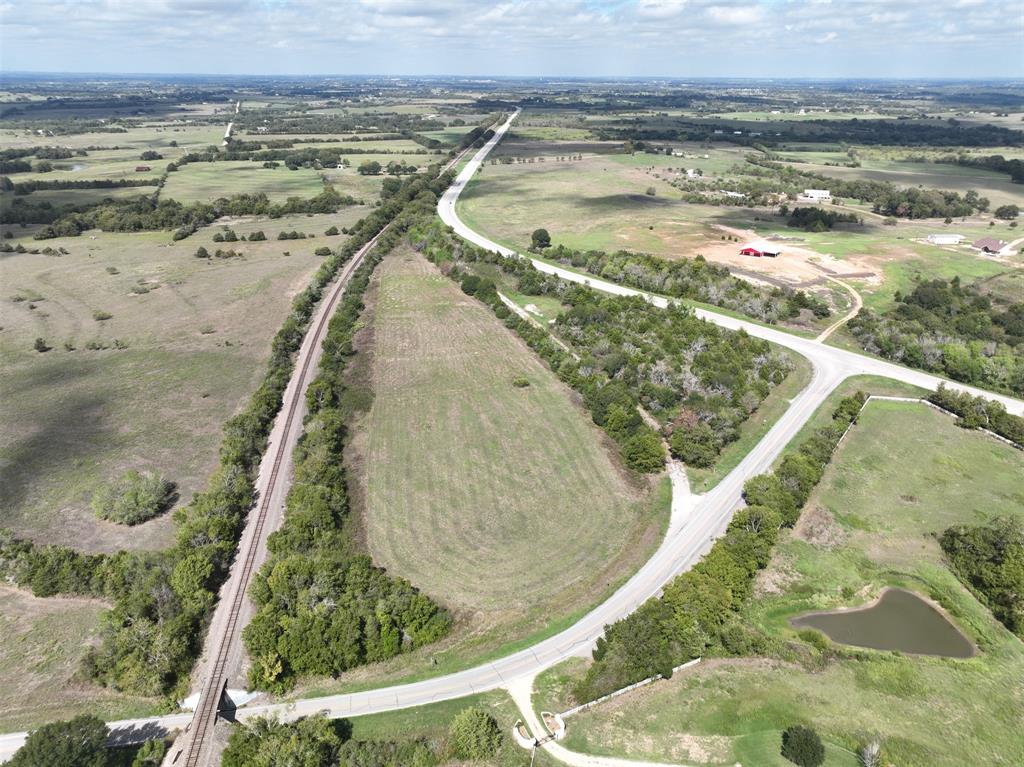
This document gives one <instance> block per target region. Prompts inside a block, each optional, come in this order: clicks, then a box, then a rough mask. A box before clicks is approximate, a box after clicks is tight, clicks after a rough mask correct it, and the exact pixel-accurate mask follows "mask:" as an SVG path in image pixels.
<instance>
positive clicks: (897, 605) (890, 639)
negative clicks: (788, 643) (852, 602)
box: [790, 589, 975, 658]
mask: <svg viewBox="0 0 1024 767" xmlns="http://www.w3.org/2000/svg"><path fill="white" fill-rule="evenodd" d="M790 623H791V624H792V625H794V626H796V627H798V628H814V629H818V631H821V632H822V633H824V634H826V635H827V636H828V637H829V639H831V640H832V641H833V642H839V643H840V644H848V645H855V646H857V647H871V648H873V649H876V650H896V651H899V652H905V653H913V654H915V655H942V656H945V657H949V658H970V657H971V656H972V655H974V652H975V650H974V645H973V644H971V642H970V640H968V639H967V637H965V636H964V635H963V634H961V633H960V630H959V629H958V628H957V627H956V626H954V625H953V624H952V623H950V622H949V620H947V619H946V617H945V616H944V615H943V614H942V613H940V612H939V611H938V610H936V609H935V608H934V607H932V606H931V605H930V604H928V603H927V602H926V601H924V600H923V599H921V597H919V596H918V595H917V594H914V593H913V592H911V591H905V590H903V589H886V590H885V592H884V593H883V594H882V597H881V599H879V600H878V601H877V602H875V604H873V605H871V606H870V607H864V608H861V609H859V610H840V611H838V612H830V613H808V614H806V615H801V616H799V617H797V618H793V619H792V620H791V621H790Z"/></svg>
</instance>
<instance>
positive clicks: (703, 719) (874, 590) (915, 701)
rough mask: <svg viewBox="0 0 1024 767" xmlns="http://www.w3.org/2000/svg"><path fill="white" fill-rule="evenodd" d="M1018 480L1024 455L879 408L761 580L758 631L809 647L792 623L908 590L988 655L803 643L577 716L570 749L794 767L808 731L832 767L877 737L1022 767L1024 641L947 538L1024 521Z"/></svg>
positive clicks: (928, 413) (936, 421) (682, 677)
mask: <svg viewBox="0 0 1024 767" xmlns="http://www.w3.org/2000/svg"><path fill="white" fill-rule="evenodd" d="M833 406H834V401H833V402H829V403H826V405H825V406H824V407H823V408H822V411H826V410H827V409H828V408H831V407H833ZM1021 476H1024V455H1022V454H1021V453H1020V452H1019V451H1016V450H1014V449H1013V448H1011V447H1009V446H1007V445H1005V444H1003V443H1001V442H998V441H996V440H994V439H992V438H991V437H988V436H986V435H984V434H981V433H978V432H968V431H964V430H962V429H959V428H957V427H956V425H955V424H954V421H953V419H952V418H950V417H948V416H946V415H944V414H941V413H938V412H937V411H935V410H932V409H931V408H928V407H927V406H925V405H919V404H909V403H894V402H879V401H873V402H871V403H869V404H868V405H867V407H866V408H865V410H864V411H863V413H862V415H861V419H860V422H859V423H858V425H857V426H856V427H854V429H853V431H851V432H850V434H849V436H848V437H847V439H846V440H845V441H844V442H843V444H842V445H841V446H840V448H839V449H838V451H837V452H836V455H835V457H834V458H833V460H832V462H831V464H830V465H829V467H828V469H827V471H826V473H825V476H824V478H823V479H822V481H821V483H820V484H819V486H818V488H817V489H816V490H815V492H814V493H813V495H812V496H811V499H810V500H809V501H808V504H807V505H806V506H805V508H804V511H803V515H802V518H801V521H800V523H799V524H798V525H797V527H796V528H795V529H794V530H793V531H791V532H786V533H785V535H784V536H783V538H782V540H781V541H780V543H779V544H778V546H777V547H776V550H775V554H774V557H773V559H772V562H771V564H770V565H769V568H768V569H767V570H765V571H764V572H763V573H762V574H761V575H760V576H759V578H758V582H757V586H756V588H755V597H754V598H753V599H752V600H751V601H750V603H749V608H748V615H747V622H748V623H750V624H752V625H755V626H760V627H761V628H762V629H764V630H766V631H768V632H769V633H770V634H772V635H774V636H776V637H777V638H779V639H780V640H785V641H788V642H799V640H798V639H797V637H796V635H795V632H794V631H793V630H792V629H791V628H790V627H789V623H788V621H789V619H790V618H791V617H793V616H794V615H797V614H800V613H803V612H806V611H809V610H821V609H832V608H835V607H846V606H853V605H858V604H863V603H865V602H867V601H869V600H871V599H872V598H874V597H875V596H877V595H878V594H879V593H880V591H881V590H882V589H883V588H884V587H886V586H891V585H895V586H903V587H906V588H910V589H912V590H915V591H917V592H919V593H922V594H924V595H925V596H927V597H929V598H931V599H933V600H935V601H937V602H938V603H939V604H941V606H942V607H943V608H945V610H946V611H947V612H948V613H949V614H950V615H951V616H952V618H953V620H954V621H955V622H956V623H957V625H958V626H959V627H960V628H961V629H962V630H963V631H964V632H965V633H966V634H967V635H968V636H969V637H970V638H971V639H972V640H973V641H974V642H975V643H976V644H977V645H978V647H979V649H980V651H981V652H980V654H979V655H977V656H976V657H974V658H971V659H968V660H950V659H943V658H936V657H923V656H906V655H901V654H899V653H887V652H878V651H871V650H863V651H862V650H855V649H850V650H846V649H843V648H841V647H839V646H836V645H833V647H834V648H835V649H836V650H837V651H838V656H837V657H835V658H833V659H831V660H829V659H827V658H824V657H822V656H820V655H818V654H817V653H816V651H812V650H810V646H809V645H803V644H802V643H801V644H799V645H797V646H802V647H803V650H802V651H801V652H799V653H795V654H793V653H790V654H789V655H788V656H787V654H786V653H783V654H782V656H781V657H780V658H774V659H764V658H762V659H736V660H713V661H710V662H705V663H703V664H700V665H698V666H697V667H696V668H695V669H693V670H690V671H687V672H683V673H680V674H677V675H676V676H675V677H674V678H673V679H672V680H670V681H668V682H659V683H657V684H655V685H652V686H651V687H649V688H646V689H645V690H644V691H643V692H640V693H635V694H630V695H627V696H623V697H622V698H621V699H620V700H619V701H618V702H616V703H612V704H609V705H607V706H600V707H597V708H595V709H594V710H593V711H592V712H588V713H586V714H582V715H580V716H578V717H574V718H573V719H572V720H570V726H569V739H568V741H567V743H566V745H568V746H570V747H576V748H579V749H581V750H589V751H592V752H594V753H612V754H620V755H626V756H632V757H634V758H652V759H659V760H661V761H664V760H665V757H666V756H676V757H677V758H679V759H682V760H684V761H689V762H690V763H703V764H715V765H726V764H729V765H731V764H733V763H735V762H737V761H739V762H742V763H743V764H758V765H761V764H765V765H776V764H777V765H783V764H788V763H787V762H784V761H783V760H781V758H780V757H779V756H778V748H779V735H780V732H781V730H782V729H784V728H785V727H787V726H789V725H790V724H793V723H806V724H810V725H812V726H814V727H815V728H816V729H818V731H819V732H820V733H821V735H822V737H823V738H824V739H825V740H826V742H827V743H828V744H829V751H828V758H827V760H826V765H837V766H838V765H855V764H857V763H858V762H857V761H856V760H855V758H854V756H853V754H852V753H850V752H851V751H854V750H855V749H856V748H857V747H859V745H861V744H862V743H864V742H866V741H867V740H869V739H872V738H879V739H880V740H881V741H882V742H883V743H884V745H885V747H886V749H887V751H888V754H889V756H890V759H891V760H892V763H893V764H895V765H897V767H910V766H916V765H922V764H928V765H936V767H939V766H942V765H948V766H949V767H956V766H958V765H964V764H986V765H988V764H992V765H1016V764H1020V763H1022V761H1024V740H1022V739H1021V738H1020V726H1019V725H1020V722H1021V721H1022V718H1024V689H1022V688H1021V686H1020V684H1019V680H1020V679H1021V678H1024V646H1022V645H1021V642H1020V640H1019V639H1017V638H1016V637H1014V636H1013V635H1011V634H1010V633H1009V632H1008V631H1007V630H1006V629H1004V628H1003V627H1002V626H1001V625H1000V624H998V623H997V622H996V621H995V620H994V619H993V618H992V616H991V614H990V613H989V612H988V610H987V609H986V608H984V607H983V606H982V605H981V604H980V603H978V601H977V600H975V599H974V597H973V596H971V594H970V593H969V592H968V591H967V590H966V589H964V588H963V587H962V586H961V585H960V583H959V582H958V581H957V579H956V578H955V577H954V576H953V574H952V573H951V572H950V571H949V570H948V568H947V567H946V566H945V564H944V563H943V559H942V554H941V550H940V549H939V547H938V544H937V542H936V540H935V538H934V535H935V533H939V532H941V531H942V530H944V529H945V528H946V527H948V526H949V525H952V524H959V523H964V524H976V523H979V522H982V521H985V520H987V519H989V518H990V517H992V516H994V515H996V514H1012V515H1017V516H1024V486H1022V484H1021V482H1020V477H1021ZM808 653H809V655H808ZM801 656H803V657H804V659H805V660H804V662H803V663H797V662H795V659H796V658H799V657H801ZM579 672H580V669H578V668H568V669H567V670H566V672H565V675H569V676H570V678H571V674H575V673H579ZM542 682H544V683H545V684H541V685H540V687H541V688H542V689H545V690H546V694H547V696H548V697H549V698H551V697H553V698H555V699H557V689H556V691H555V692H552V691H551V690H550V689H548V688H550V687H552V686H555V687H556V688H558V687H559V686H561V687H564V686H565V684H566V679H565V678H560V677H559V676H557V675H554V674H551V675H549V677H548V678H546V679H543V680H542ZM943 732H954V733H957V737H940V735H939V733H943Z"/></svg>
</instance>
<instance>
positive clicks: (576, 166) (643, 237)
mask: <svg viewBox="0 0 1024 767" xmlns="http://www.w3.org/2000/svg"><path fill="white" fill-rule="evenodd" d="M567 152H568V150H567ZM557 156H564V155H560V154H556V155H555V157H557ZM642 159H643V161H646V160H647V159H648V157H647V156H646V155H645V156H644V157H643V158H642ZM660 159H661V160H662V161H665V160H675V161H676V164H675V165H672V166H671V167H679V166H682V165H684V164H685V162H686V160H684V159H683V158H666V157H664V156H662V157H661V158H660ZM640 162H641V160H638V159H636V158H635V157H633V156H630V155H621V154H616V155H612V154H609V155H587V154H584V156H583V159H582V160H562V161H558V160H556V159H555V158H554V157H552V156H548V157H546V160H545V162H533V163H528V162H527V163H514V164H512V165H500V164H499V165H486V166H484V169H483V172H482V173H480V174H479V175H477V177H476V178H474V180H473V181H472V182H470V184H469V185H468V187H467V188H466V190H465V192H463V194H462V196H461V197H460V198H459V203H458V205H459V215H460V216H461V217H462V219H463V220H464V221H465V222H466V223H467V224H468V225H469V226H471V227H473V228H474V229H477V230H479V231H480V232H482V233H484V234H487V235H488V236H489V237H491V238H493V239H495V240H496V241H498V242H501V243H502V244H507V245H510V246H513V247H517V248H525V247H527V246H528V245H529V244H530V235H531V233H532V232H533V230H534V229H537V228H539V227H543V228H546V229H547V230H548V231H549V232H550V233H551V240H552V242H553V243H555V244H563V245H566V246H568V247H572V248H579V249H582V250H589V249H597V250H606V251H616V250H620V249H626V250H634V251H643V252H646V253H652V254H654V255H659V256H664V257H668V258H671V257H673V256H694V255H696V254H697V252H698V250H699V248H700V246H701V245H703V244H705V243H709V242H711V241H714V240H718V239H719V238H720V236H721V232H719V231H717V230H716V229H714V228H713V227H712V225H711V224H712V223H713V218H714V216H715V215H717V214H719V213H721V214H723V215H724V214H735V210H734V209H724V208H717V209H715V208H711V207H710V206H703V205H690V204H688V203H685V202H683V201H682V200H680V199H679V196H680V195H679V192H678V190H676V189H674V188H673V187H672V186H670V185H669V184H668V183H667V182H666V181H665V180H663V179H659V178H657V177H655V176H654V175H653V174H651V173H647V172H646V168H647V167H649V165H650V164H653V163H649V164H648V166H643V165H640ZM648 187H653V188H654V189H655V192H656V194H655V195H654V196H651V195H648V194H646V192H647V189H648Z"/></svg>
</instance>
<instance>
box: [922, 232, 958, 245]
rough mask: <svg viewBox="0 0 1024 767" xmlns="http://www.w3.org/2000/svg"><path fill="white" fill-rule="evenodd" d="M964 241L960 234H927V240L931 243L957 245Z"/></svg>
mask: <svg viewBox="0 0 1024 767" xmlns="http://www.w3.org/2000/svg"><path fill="white" fill-rule="evenodd" d="M963 241H964V236H963V235H962V234H929V235H928V242H930V243H931V244H932V245H959V244H960V243H961V242H963Z"/></svg>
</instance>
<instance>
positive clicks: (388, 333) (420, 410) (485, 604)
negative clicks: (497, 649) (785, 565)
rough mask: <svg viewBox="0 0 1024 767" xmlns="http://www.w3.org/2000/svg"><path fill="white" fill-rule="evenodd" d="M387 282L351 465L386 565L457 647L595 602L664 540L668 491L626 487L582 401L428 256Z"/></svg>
mask: <svg viewBox="0 0 1024 767" xmlns="http://www.w3.org/2000/svg"><path fill="white" fill-rule="evenodd" d="M376 279H377V280H378V285H377V289H376V291H375V292H376V298H375V301H376V308H375V310H374V311H373V313H372V317H373V319H372V325H371V326H370V330H371V331H372V346H371V348H372V353H371V359H372V362H371V363H370V366H369V367H370V371H369V380H370V383H371V384H372V388H373V392H374V400H373V405H372V408H371V409H370V411H369V413H368V414H367V415H366V416H365V417H364V419H363V422H362V423H360V424H359V426H358V427H357V429H356V435H355V439H354V445H353V450H352V454H353V455H352V461H351V463H352V466H353V469H354V470H353V477H354V478H355V479H356V480H357V484H358V486H359V490H360V492H359V495H361V496H362V504H361V505H362V506H363V520H364V528H365V539H366V543H367V546H368V548H369V551H370V553H371V554H372V555H373V558H374V560H375V562H377V563H378V564H380V565H382V566H385V567H387V568H388V569H389V571H390V572H392V573H394V574H397V575H402V576H404V577H406V578H408V579H409V580H410V581H412V582H413V583H414V584H416V585H417V586H418V587H419V588H420V589H422V590H423V591H424V592H426V593H427V594H429V595H430V596H431V597H433V598H434V599H437V600H439V601H440V602H442V603H443V604H444V605H446V606H447V607H448V608H449V609H451V610H452V611H453V613H454V615H455V617H456V619H457V626H456V630H455V632H454V637H453V638H452V639H451V640H448V644H449V645H452V644H454V645H455V647H456V649H458V646H459V645H460V644H464V643H465V642H466V641H471V642H472V645H473V647H474V648H476V649H477V650H478V651H480V650H485V649H487V648H488V647H491V646H493V645H495V644H496V643H501V642H508V641H510V640H513V639H516V638H520V637H522V636H524V635H525V634H526V633H528V632H535V631H539V630H542V629H544V628H545V627H547V626H548V624H550V623H552V622H556V621H558V620H559V619H561V618H563V617H565V616H566V615H568V614H570V613H572V612H574V611H577V610H579V609H582V608H584V607H586V606H588V605H590V604H592V603H593V602H594V601H596V599H597V598H598V597H599V596H600V595H601V594H602V593H603V592H605V591H606V590H607V588H608V587H609V585H610V584H613V583H615V582H616V581H618V580H619V579H621V578H622V577H624V576H625V575H627V574H628V573H629V572H631V571H632V570H633V569H635V568H636V567H637V566H638V565H639V564H640V563H641V562H642V561H643V560H644V559H645V558H646V556H647V555H648V553H649V551H650V550H651V548H652V547H653V546H654V545H655V544H656V541H657V538H658V537H659V536H658V534H659V531H660V527H661V524H662V521H663V517H662V516H661V514H662V513H663V512H664V511H666V509H665V506H664V500H665V499H664V493H663V487H662V486H661V485H658V486H657V489H656V490H652V489H649V488H647V487H646V486H644V487H639V486H637V484H636V480H634V479H631V478H630V477H627V476H626V475H625V474H624V473H623V471H622V470H621V469H620V468H619V466H618V464H617V458H616V456H615V454H614V452H613V449H612V447H611V446H610V445H609V444H607V443H606V439H605V437H604V436H603V434H602V433H601V432H600V431H599V430H598V429H597V427H596V426H594V425H593V424H592V423H591V422H590V419H589V417H588V416H587V415H586V414H585V412H584V411H583V410H582V408H581V407H580V406H578V405H577V404H576V403H575V402H574V401H573V395H572V393H571V391H570V390H569V389H568V388H566V387H565V386H563V385H562V384H561V383H560V382H558V381H557V379H556V378H555V377H554V375H553V374H552V373H551V372H550V371H548V370H547V369H546V368H544V367H543V366H542V364H541V363H540V362H539V360H538V359H537V358H536V357H535V356H534V355H533V353H532V352H531V351H530V350H529V349H528V348H527V347H526V346H525V345H524V344H523V343H522V342H521V341H520V340H519V339H518V337H517V336H515V335H514V334H512V333H511V331H508V330H505V329H504V328H503V327H502V325H501V324H500V322H499V321H498V320H497V319H496V318H495V317H494V316H493V315H492V314H491V313H490V311H489V310H488V309H487V308H485V307H484V306H483V305H481V304H479V303H477V302H476V301H475V300H474V299H472V298H470V297H468V296H466V295H464V294H463V293H462V292H461V291H459V289H458V287H457V286H456V285H455V284H454V283H453V282H451V281H450V280H448V279H447V278H446V277H444V276H443V275H441V274H440V273H439V272H438V271H436V270H435V268H434V267H433V266H432V265H430V264H429V263H428V262H427V261H425V260H424V259H423V258H422V257H421V256H419V255H417V254H415V253H414V252H412V251H409V250H404V251H400V252H397V253H396V254H394V255H391V256H389V257H388V258H387V259H385V261H384V262H383V263H382V264H381V266H380V267H379V272H378V276H377V278H376ZM519 377H522V378H524V379H525V380H526V381H528V382H529V385H528V386H523V387H517V386H516V385H515V384H514V383H513V382H514V380H515V379H517V378H519ZM655 500H657V501H658V502H659V506H658V510H657V511H653V510H652V509H651V505H652V503H653V502H654V501H655ZM442 652H443V650H442Z"/></svg>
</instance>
